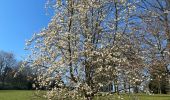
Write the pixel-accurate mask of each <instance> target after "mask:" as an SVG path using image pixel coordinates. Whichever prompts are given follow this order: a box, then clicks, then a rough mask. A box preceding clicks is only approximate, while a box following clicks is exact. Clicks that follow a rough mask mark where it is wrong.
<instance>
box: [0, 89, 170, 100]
mask: <svg viewBox="0 0 170 100" xmlns="http://www.w3.org/2000/svg"><path fill="white" fill-rule="evenodd" d="M34 93H35V92H34V91H28V90H0V100H42V99H37V98H36V99H35V97H34ZM121 98H122V99H121ZM119 99H120V100H170V95H164V94H162V95H161V94H154V95H146V94H136V95H120V96H118V95H110V96H98V97H95V100H119Z"/></svg>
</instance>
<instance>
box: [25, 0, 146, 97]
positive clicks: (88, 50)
mask: <svg viewBox="0 0 170 100" xmlns="http://www.w3.org/2000/svg"><path fill="white" fill-rule="evenodd" d="M47 3H48V5H51V4H52V6H53V7H54V9H55V15H54V17H53V18H52V19H51V22H50V23H49V25H48V27H47V28H45V29H43V30H42V31H41V32H40V33H38V34H35V35H34V36H33V37H32V38H31V39H30V40H29V41H27V49H29V50H30V51H31V52H32V53H31V54H30V56H29V57H28V59H27V61H26V64H27V65H29V66H31V67H32V68H33V69H34V70H35V74H36V75H37V76H38V77H37V78H36V79H35V81H36V82H35V84H34V86H35V88H36V89H46V90H48V91H47V93H46V94H45V95H44V97H45V98H47V99H49V100H53V99H59V100H62V99H69V100H71V99H73V100H76V99H77V100H81V99H83V100H84V99H87V100H91V99H93V97H94V95H95V94H96V93H97V92H99V90H100V89H101V87H103V86H104V85H109V84H113V83H114V87H115V91H116V92H119V91H120V89H119V85H120V84H124V90H125V91H126V87H127V86H126V85H128V86H129V89H130V87H131V86H134V85H137V84H141V83H142V81H143V79H144V78H143V73H142V70H143V66H144V65H143V64H144V63H143V56H142V55H141V52H140V45H141V44H140V42H139V41H138V39H136V37H135V33H134V30H132V26H131V25H130V23H133V21H134V19H133V12H135V9H136V7H135V4H136V3H138V0H54V1H53V0H49V1H48V2H47ZM122 79H124V81H122Z"/></svg>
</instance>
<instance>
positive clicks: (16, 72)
mask: <svg viewBox="0 0 170 100" xmlns="http://www.w3.org/2000/svg"><path fill="white" fill-rule="evenodd" d="M21 66H22V61H17V60H16V58H15V56H14V54H13V53H9V52H5V51H0V90H1V89H32V83H33V76H34V75H33V74H32V71H31V69H30V68H28V67H24V68H21ZM20 70H21V71H20Z"/></svg>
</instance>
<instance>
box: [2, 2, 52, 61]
mask: <svg viewBox="0 0 170 100" xmlns="http://www.w3.org/2000/svg"><path fill="white" fill-rule="evenodd" d="M45 3H46V0H0V50H4V51H7V52H12V53H14V54H15V56H16V58H17V59H18V60H21V59H22V57H24V56H25V53H26V51H25V50H24V47H25V40H27V39H30V38H31V36H32V34H33V33H37V32H39V31H40V30H41V29H42V28H44V27H46V26H47V25H48V23H49V21H50V19H51V16H50V14H49V11H47V10H46V9H45Z"/></svg>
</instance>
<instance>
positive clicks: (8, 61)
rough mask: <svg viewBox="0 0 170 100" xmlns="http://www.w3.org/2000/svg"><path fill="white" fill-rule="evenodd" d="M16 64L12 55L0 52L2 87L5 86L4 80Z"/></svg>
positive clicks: (0, 79)
mask: <svg viewBox="0 0 170 100" xmlns="http://www.w3.org/2000/svg"><path fill="white" fill-rule="evenodd" d="M15 64H16V60H15V58H14V55H13V54H12V53H8V52H4V51H0V82H1V84H0V85H1V86H2V87H3V86H4V84H5V79H6V77H7V76H8V75H9V73H10V72H11V70H12V67H14V66H15Z"/></svg>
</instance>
